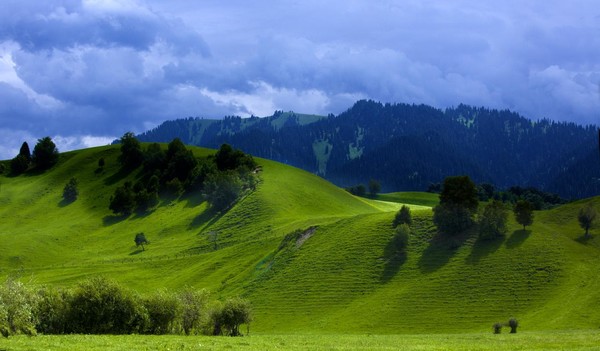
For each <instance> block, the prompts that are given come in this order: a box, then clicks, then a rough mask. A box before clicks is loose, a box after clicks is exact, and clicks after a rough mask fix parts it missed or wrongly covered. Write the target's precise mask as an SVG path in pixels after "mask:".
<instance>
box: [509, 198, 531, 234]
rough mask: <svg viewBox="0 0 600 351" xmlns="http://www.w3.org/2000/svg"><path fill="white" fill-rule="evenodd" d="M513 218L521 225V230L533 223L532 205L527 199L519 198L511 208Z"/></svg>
mask: <svg viewBox="0 0 600 351" xmlns="http://www.w3.org/2000/svg"><path fill="white" fill-rule="evenodd" d="M513 212H514V214H515V220H516V221H517V223H519V224H520V225H522V226H523V230H525V227H526V226H528V225H531V224H532V223H533V205H532V204H531V202H529V201H527V200H519V201H517V203H516V204H515V207H514V208H513Z"/></svg>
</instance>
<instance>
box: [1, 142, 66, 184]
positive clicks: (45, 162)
mask: <svg viewBox="0 0 600 351" xmlns="http://www.w3.org/2000/svg"><path fill="white" fill-rule="evenodd" d="M58 155H59V154H58V149H57V148H56V145H55V144H54V142H53V141H52V139H51V138H50V137H44V138H42V139H38V142H37V144H35V147H34V148H33V153H32V152H31V151H30V149H29V144H27V142H23V144H22V145H21V149H20V150H19V154H18V155H17V156H15V158H13V159H12V160H11V161H10V171H11V173H12V174H13V175H19V174H21V173H24V172H25V171H27V170H28V169H29V168H30V167H34V168H35V169H37V170H41V171H43V170H46V169H49V168H50V167H52V166H54V165H55V164H56V162H58Z"/></svg>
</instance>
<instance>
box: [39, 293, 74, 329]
mask: <svg viewBox="0 0 600 351" xmlns="http://www.w3.org/2000/svg"><path fill="white" fill-rule="evenodd" d="M37 296H38V303H37V306H36V308H35V315H36V317H37V318H36V319H37V323H36V326H35V328H36V330H37V331H38V332H40V333H43V334H64V333H66V332H67V330H68V329H67V328H68V326H69V323H68V318H69V309H70V305H71V298H72V295H71V292H70V291H69V290H61V289H55V288H51V287H43V288H41V289H40V290H38V292H37Z"/></svg>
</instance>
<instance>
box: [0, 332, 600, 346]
mask: <svg viewBox="0 0 600 351" xmlns="http://www.w3.org/2000/svg"><path fill="white" fill-rule="evenodd" d="M599 345H600V331H598V330H578V331H560V332H556V331H551V332H524V333H517V334H500V335H494V334H491V333H487V334H423V335H414V334H408V335H257V336H249V337H243V338H228V337H198V336H189V337H184V336H138V335H126V336H113V335H111V336H97V335H68V336H37V337H25V336H18V337H11V338H10V339H0V349H2V350H7V351H9V350H10V351H20V350H23V351H24V350H47V351H53V350H56V351H58V350H72V351H78V350H82V351H83V350H85V351H88V350H89V351H93V350H102V351H111V350H114V351H120V350H131V351H135V350H212V351H219V350H248V351H254V350H255V351H266V350H290V351H294V350H311V351H319V350H363V351H376V350H399V351H424V350H439V351H454V350H457V351H458V350H460V351H464V350H471V351H475V350H480V351H497V350H515V351H516V350H527V351H537V350H569V351H583V350H599V349H600V346H599Z"/></svg>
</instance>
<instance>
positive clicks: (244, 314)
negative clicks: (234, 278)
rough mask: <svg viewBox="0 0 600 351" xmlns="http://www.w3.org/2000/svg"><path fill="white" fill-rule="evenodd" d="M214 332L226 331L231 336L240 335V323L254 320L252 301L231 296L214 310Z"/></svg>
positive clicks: (218, 333)
mask: <svg viewBox="0 0 600 351" xmlns="http://www.w3.org/2000/svg"><path fill="white" fill-rule="evenodd" d="M211 319H212V322H213V334H215V335H221V334H223V332H225V333H226V334H227V335H229V336H240V335H242V334H241V333H240V325H242V324H246V325H247V324H249V323H250V322H251V321H252V308H251V307H250V302H248V301H247V300H244V299H241V298H230V299H228V300H227V301H225V303H224V304H223V306H222V307H221V308H217V309H215V310H214V311H213V312H212V315H211Z"/></svg>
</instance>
